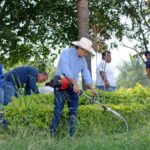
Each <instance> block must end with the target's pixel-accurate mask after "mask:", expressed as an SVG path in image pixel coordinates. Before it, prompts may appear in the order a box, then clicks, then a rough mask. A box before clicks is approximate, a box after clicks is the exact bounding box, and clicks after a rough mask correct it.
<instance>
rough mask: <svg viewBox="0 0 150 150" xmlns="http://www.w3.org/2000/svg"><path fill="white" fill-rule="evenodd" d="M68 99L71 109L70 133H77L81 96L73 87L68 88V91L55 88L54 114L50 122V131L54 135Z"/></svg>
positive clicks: (71, 134)
mask: <svg viewBox="0 0 150 150" xmlns="http://www.w3.org/2000/svg"><path fill="white" fill-rule="evenodd" d="M66 100H67V104H68V109H69V134H70V136H73V135H74V134H75V126H76V115H77V109H78V100H79V97H78V95H77V94H76V93H75V92H73V89H72V88H68V89H67V90H66V91H60V90H56V89H55V90H54V115H53V118H52V122H51V124H50V133H51V134H52V135H54V134H55V132H56V129H57V127H58V124H59V122H60V118H61V116H62V112H63V108H64V104H65V101H66Z"/></svg>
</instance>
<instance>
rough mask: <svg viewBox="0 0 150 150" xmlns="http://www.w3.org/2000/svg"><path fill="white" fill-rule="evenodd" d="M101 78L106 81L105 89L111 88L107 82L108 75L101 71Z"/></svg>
mask: <svg viewBox="0 0 150 150" xmlns="http://www.w3.org/2000/svg"><path fill="white" fill-rule="evenodd" d="M100 76H101V77H102V80H103V81H104V85H105V87H107V88H108V87H109V86H110V85H109V82H108V80H107V77H106V73H105V72H104V71H100Z"/></svg>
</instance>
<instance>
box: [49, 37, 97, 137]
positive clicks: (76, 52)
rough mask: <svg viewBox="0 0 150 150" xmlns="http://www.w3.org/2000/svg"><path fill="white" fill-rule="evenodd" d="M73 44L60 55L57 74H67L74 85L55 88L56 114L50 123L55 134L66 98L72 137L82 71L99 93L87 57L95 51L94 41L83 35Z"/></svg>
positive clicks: (90, 85) (92, 88)
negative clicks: (61, 88) (63, 88)
mask: <svg viewBox="0 0 150 150" xmlns="http://www.w3.org/2000/svg"><path fill="white" fill-rule="evenodd" d="M72 44H73V45H75V47H71V48H68V49H64V51H63V52H62V53H61V55H60V59H59V63H58V66H57V71H56V75H65V76H66V77H67V78H68V79H69V80H70V82H71V84H72V87H70V86H69V87H68V88H67V89H66V90H60V89H54V116H53V118H52V122H51V124H50V133H51V135H54V134H55V132H56V129H57V127H58V124H59V122H60V118H61V115H62V111H63V108H64V104H65V100H66V99H67V103H68V108H69V134H70V136H71V137H72V136H74V134H75V124H76V115H77V108H78V100H79V92H80V88H79V85H78V83H77V81H78V77H79V73H80V72H81V73H82V76H83V78H84V80H85V83H86V84H87V85H88V86H89V88H90V89H91V90H92V92H93V94H96V93H97V91H96V89H95V87H94V86H93V81H92V78H91V75H90V72H89V70H88V67H87V62H86V59H85V56H87V55H88V54H89V53H94V50H93V48H92V42H91V41H90V40H89V39H87V38H84V37H83V38H81V39H80V41H75V42H72Z"/></svg>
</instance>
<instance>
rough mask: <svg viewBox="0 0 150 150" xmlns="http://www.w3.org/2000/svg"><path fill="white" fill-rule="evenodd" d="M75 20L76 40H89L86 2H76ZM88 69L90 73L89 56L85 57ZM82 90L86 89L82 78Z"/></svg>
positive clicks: (86, 0) (85, 0)
mask: <svg viewBox="0 0 150 150" xmlns="http://www.w3.org/2000/svg"><path fill="white" fill-rule="evenodd" d="M77 20H78V38H79V39H80V38H81V37H87V38H89V9H88V0H77ZM86 61H87V64H88V69H89V71H90V72H91V56H90V55H89V56H87V57H86ZM82 86H83V89H86V88H87V87H86V85H85V82H84V80H83V78H82Z"/></svg>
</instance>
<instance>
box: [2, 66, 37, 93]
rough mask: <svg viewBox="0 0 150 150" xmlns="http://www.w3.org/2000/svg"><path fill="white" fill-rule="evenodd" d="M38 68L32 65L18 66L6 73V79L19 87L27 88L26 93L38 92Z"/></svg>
mask: <svg viewBox="0 0 150 150" xmlns="http://www.w3.org/2000/svg"><path fill="white" fill-rule="evenodd" d="M37 77H38V70H37V69H35V68H33V67H31V66H22V67H17V68H15V69H13V70H11V71H10V72H8V73H6V74H4V80H6V81H9V82H11V83H12V84H13V85H14V86H15V87H17V88H25V94H26V95H30V94H31V92H33V93H36V94H38V93H39V89H38V87H37V86H36V81H37Z"/></svg>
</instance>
